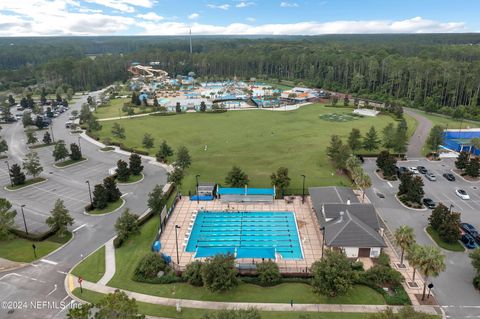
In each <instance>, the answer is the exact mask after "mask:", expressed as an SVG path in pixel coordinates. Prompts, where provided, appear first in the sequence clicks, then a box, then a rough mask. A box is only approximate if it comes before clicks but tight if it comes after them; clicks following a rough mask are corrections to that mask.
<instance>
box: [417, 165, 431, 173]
mask: <svg viewBox="0 0 480 319" xmlns="http://www.w3.org/2000/svg"><path fill="white" fill-rule="evenodd" d="M417 170H418V171H419V172H420V174H427V172H428V170H427V169H426V168H425V166H417Z"/></svg>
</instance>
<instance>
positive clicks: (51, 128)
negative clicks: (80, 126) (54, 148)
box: [50, 125, 55, 143]
mask: <svg viewBox="0 0 480 319" xmlns="http://www.w3.org/2000/svg"><path fill="white" fill-rule="evenodd" d="M50 132H51V133H52V134H51V135H52V142H53V143H55V137H53V125H51V126H50Z"/></svg>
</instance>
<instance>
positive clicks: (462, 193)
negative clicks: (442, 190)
mask: <svg viewBox="0 0 480 319" xmlns="http://www.w3.org/2000/svg"><path fill="white" fill-rule="evenodd" d="M455 194H457V196H458V197H460V198H461V199H464V200H466V199H470V196H468V194H467V192H466V191H464V190H463V189H456V190H455Z"/></svg>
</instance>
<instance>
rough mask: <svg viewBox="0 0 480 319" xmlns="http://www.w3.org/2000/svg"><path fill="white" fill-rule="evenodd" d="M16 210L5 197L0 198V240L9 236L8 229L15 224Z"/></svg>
mask: <svg viewBox="0 0 480 319" xmlns="http://www.w3.org/2000/svg"><path fill="white" fill-rule="evenodd" d="M15 216H17V212H16V211H15V210H12V204H11V203H10V202H9V201H8V200H6V199H5V198H0V240H5V239H8V238H9V237H10V229H11V228H13V227H14V226H15Z"/></svg>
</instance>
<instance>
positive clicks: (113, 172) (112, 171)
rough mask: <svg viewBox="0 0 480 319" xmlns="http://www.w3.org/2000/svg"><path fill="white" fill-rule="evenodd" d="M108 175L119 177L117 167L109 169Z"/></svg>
mask: <svg viewBox="0 0 480 319" xmlns="http://www.w3.org/2000/svg"><path fill="white" fill-rule="evenodd" d="M108 175H109V176H115V175H117V167H112V168H109V169H108Z"/></svg>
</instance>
